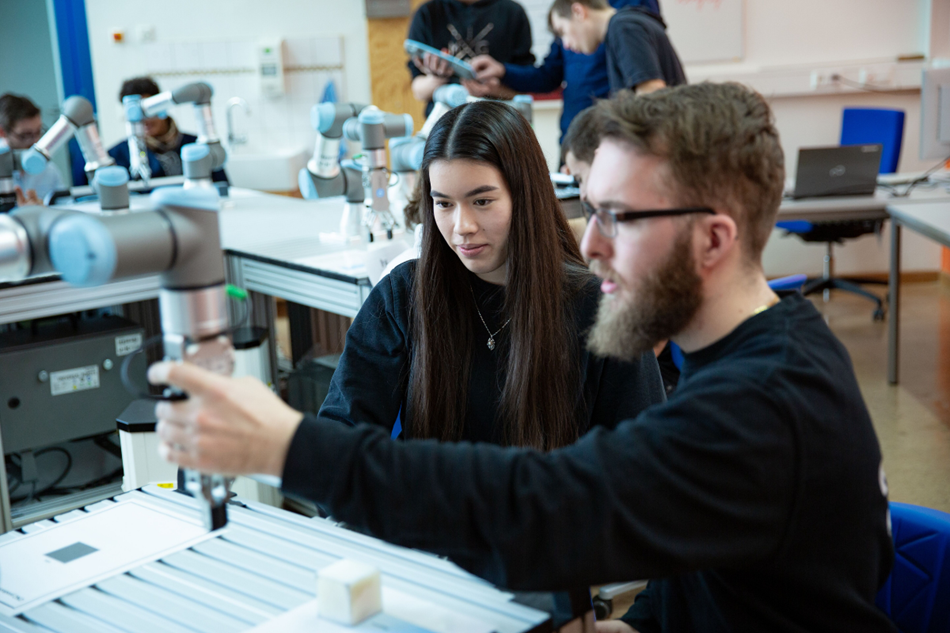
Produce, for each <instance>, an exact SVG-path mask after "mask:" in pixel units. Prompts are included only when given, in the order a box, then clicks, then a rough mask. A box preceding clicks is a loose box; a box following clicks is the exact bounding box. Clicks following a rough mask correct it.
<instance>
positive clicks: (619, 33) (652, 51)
mask: <svg viewBox="0 0 950 633" xmlns="http://www.w3.org/2000/svg"><path fill="white" fill-rule="evenodd" d="M607 54H608V55H610V56H611V57H612V58H613V60H614V63H615V65H616V67H617V68H618V69H619V71H620V74H621V76H622V77H623V86H622V87H623V88H630V89H631V90H632V89H633V88H636V87H637V86H638V85H640V84H642V83H643V82H645V81H650V80H651V79H663V70H662V68H661V67H660V58H659V56H658V55H657V50H656V46H654V43H653V39H652V37H651V36H650V33H649V32H648V31H647V30H646V29H645V28H643V26H642V25H641V24H638V23H637V22H634V21H632V20H622V21H619V22H618V23H617V25H616V26H613V28H611V33H610V50H608V51H607ZM619 89H620V88H618V87H615V86H611V91H612V92H615V91H616V90H619Z"/></svg>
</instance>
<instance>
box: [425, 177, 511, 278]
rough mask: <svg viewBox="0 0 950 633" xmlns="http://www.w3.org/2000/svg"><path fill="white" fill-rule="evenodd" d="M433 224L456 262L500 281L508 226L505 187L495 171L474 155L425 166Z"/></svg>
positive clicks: (503, 268)
mask: <svg viewBox="0 0 950 633" xmlns="http://www.w3.org/2000/svg"><path fill="white" fill-rule="evenodd" d="M429 183H430V185H431V196H432V207H433V209H434V212H435V223H436V225H437V226H438V227H439V232H440V233H442V237H443V238H445V242H446V244H448V245H449V247H450V248H451V249H452V250H453V251H455V254H456V255H458V257H459V259H460V260H462V264H464V265H465V267H466V268H468V269H469V270H470V271H472V272H473V273H475V274H476V275H478V276H479V277H481V278H482V279H483V280H485V281H487V282H489V283H493V284H499V285H503V284H504V283H505V270H506V266H507V262H508V232H509V229H510V228H511V192H510V191H509V190H508V183H506V182H505V179H504V177H502V175H501V172H500V171H498V169H496V168H495V167H494V166H492V165H489V164H488V163H482V162H479V161H474V160H465V159H455V160H437V161H434V162H433V163H432V164H431V165H429Z"/></svg>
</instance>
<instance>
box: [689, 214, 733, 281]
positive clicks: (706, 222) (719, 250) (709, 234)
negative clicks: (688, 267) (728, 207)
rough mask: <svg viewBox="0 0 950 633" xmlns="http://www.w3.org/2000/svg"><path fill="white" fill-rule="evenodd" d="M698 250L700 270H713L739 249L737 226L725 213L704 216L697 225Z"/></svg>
mask: <svg viewBox="0 0 950 633" xmlns="http://www.w3.org/2000/svg"><path fill="white" fill-rule="evenodd" d="M696 227H698V232H699V242H700V250H699V252H698V254H697V261H698V262H699V265H700V266H701V267H702V268H714V267H715V266H717V265H718V264H719V263H720V262H722V261H723V260H724V259H725V258H727V257H729V256H730V254H731V253H733V252H734V251H735V250H736V249H738V248H740V247H741V245H740V243H739V226H738V225H737V224H736V221H735V220H734V219H733V218H732V216H729V215H726V214H725V213H717V214H716V215H704V216H703V217H702V218H701V219H700V220H699V221H698V222H697V223H696Z"/></svg>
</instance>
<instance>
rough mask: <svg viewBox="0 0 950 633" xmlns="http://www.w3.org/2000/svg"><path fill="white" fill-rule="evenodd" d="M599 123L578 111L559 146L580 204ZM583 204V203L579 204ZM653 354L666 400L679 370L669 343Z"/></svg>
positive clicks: (595, 113)
mask: <svg viewBox="0 0 950 633" xmlns="http://www.w3.org/2000/svg"><path fill="white" fill-rule="evenodd" d="M601 119H602V109H598V108H596V107H590V108H587V109H586V110H583V111H581V112H580V114H578V115H577V116H576V117H574V121H573V122H572V123H571V126H570V127H569V128H568V129H567V134H565V135H564V140H563V141H562V142H561V162H562V163H564V167H565V169H564V170H562V171H566V172H567V173H569V174H572V175H573V176H574V180H576V181H577V186H578V188H579V189H580V190H581V200H582V201H583V200H586V199H587V176H588V175H589V174H590V166H591V163H593V162H594V153H595V152H596V151H597V146H598V145H600V121H601ZM582 204H585V203H584V202H582ZM653 351H654V353H655V354H656V360H657V362H658V363H659V365H660V374H661V375H662V376H663V388H664V389H665V390H666V395H667V396H669V395H670V394H671V393H673V390H674V389H675V388H676V383H677V382H678V381H679V377H680V370H679V369H678V368H677V367H676V364H675V363H674V362H673V351H672V349H671V347H670V343H669V341H665V340H664V341H661V342H660V343H658V344H657V345H656V346H654V348H653Z"/></svg>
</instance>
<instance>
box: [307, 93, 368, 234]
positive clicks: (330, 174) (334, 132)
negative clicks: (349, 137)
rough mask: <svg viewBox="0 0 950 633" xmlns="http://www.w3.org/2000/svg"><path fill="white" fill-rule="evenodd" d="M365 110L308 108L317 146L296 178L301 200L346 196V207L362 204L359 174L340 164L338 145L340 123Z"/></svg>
mask: <svg viewBox="0 0 950 633" xmlns="http://www.w3.org/2000/svg"><path fill="white" fill-rule="evenodd" d="M365 107H366V106H364V105H359V104H356V103H318V104H317V105H315V106H313V108H311V110H310V123H311V124H312V125H313V128H314V129H315V130H316V131H317V144H316V147H315V148H314V150H313V158H311V159H310V161H309V162H307V167H306V168H304V169H301V170H300V173H299V174H298V176H297V182H298V185H299V186H300V193H301V194H302V195H303V197H304V198H306V199H308V200H313V199H316V198H329V197H331V196H346V202H347V203H348V205H361V204H362V203H363V177H362V173H361V172H360V170H359V169H357V168H356V167H355V166H352V165H349V164H347V165H341V164H340V143H341V142H342V141H343V123H344V122H345V121H346V120H347V119H351V118H353V117H355V116H358V115H359V113H360V112H362V111H363V109H364V108H365ZM358 215H359V214H358V213H357V216H358ZM343 233H344V234H346V233H347V231H346V230H344V231H343ZM348 237H349V236H348Z"/></svg>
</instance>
